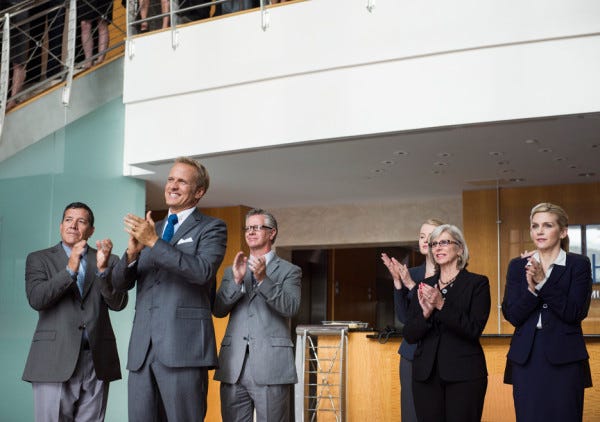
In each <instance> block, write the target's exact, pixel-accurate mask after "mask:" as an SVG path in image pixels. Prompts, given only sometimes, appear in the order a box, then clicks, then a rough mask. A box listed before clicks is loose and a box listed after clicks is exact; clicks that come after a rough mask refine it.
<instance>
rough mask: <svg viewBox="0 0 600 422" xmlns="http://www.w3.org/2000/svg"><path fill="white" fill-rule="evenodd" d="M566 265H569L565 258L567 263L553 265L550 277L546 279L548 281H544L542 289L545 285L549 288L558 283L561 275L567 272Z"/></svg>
mask: <svg viewBox="0 0 600 422" xmlns="http://www.w3.org/2000/svg"><path fill="white" fill-rule="evenodd" d="M568 264H569V258H568V256H567V262H565V265H554V266H553V267H552V272H551V273H550V277H548V280H546V284H545V285H544V287H545V286H546V285H548V286H551V285H552V284H557V283H559V282H560V279H561V278H562V276H563V274H564V273H565V271H566V270H567V265H568Z"/></svg>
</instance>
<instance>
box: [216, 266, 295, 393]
mask: <svg viewBox="0 0 600 422" xmlns="http://www.w3.org/2000/svg"><path fill="white" fill-rule="evenodd" d="M301 279H302V271H301V270H300V268H299V267H297V266H296V265H293V264H291V263H290V262H288V261H286V260H284V259H281V258H279V257H278V256H275V257H274V259H273V260H272V261H271V262H269V265H268V266H267V275H266V277H265V279H264V280H263V282H262V283H261V285H260V286H258V287H257V288H256V289H254V290H253V288H252V280H251V277H250V271H248V272H246V275H245V276H244V290H245V292H242V289H241V286H238V285H237V284H236V283H235V281H234V280H233V272H232V270H231V267H229V268H227V269H226V270H225V275H224V277H223V281H222V282H221V286H220V287H219V291H218V292H217V297H216V300H215V307H214V311H213V313H214V315H215V316H217V317H219V318H222V317H224V316H226V315H228V314H229V323H228V324H227V331H226V332H225V337H224V338H223V342H222V343H221V352H220V354H219V369H218V370H217V371H216V372H215V379H216V380H218V381H223V382H226V383H229V384H235V383H236V382H237V380H238V378H239V377H240V373H241V371H242V364H243V363H244V355H245V354H246V348H247V347H248V350H249V354H248V360H247V363H246V365H247V370H249V371H250V373H251V375H252V377H253V378H254V381H255V382H256V383H257V384H259V385H272V384H293V383H296V381H297V380H298V379H297V376H296V367H295V365H294V348H293V343H292V340H291V339H290V318H291V317H292V316H294V315H295V314H296V312H298V309H299V308H300V281H301Z"/></svg>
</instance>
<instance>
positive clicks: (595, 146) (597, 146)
mask: <svg viewBox="0 0 600 422" xmlns="http://www.w3.org/2000/svg"><path fill="white" fill-rule="evenodd" d="M590 147H591V148H599V147H600V144H592V145H590Z"/></svg>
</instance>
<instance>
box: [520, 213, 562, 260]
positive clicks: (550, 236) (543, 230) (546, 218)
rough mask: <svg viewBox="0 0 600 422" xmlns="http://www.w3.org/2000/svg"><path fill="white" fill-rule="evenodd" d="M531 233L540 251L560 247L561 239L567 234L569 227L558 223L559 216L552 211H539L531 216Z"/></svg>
mask: <svg viewBox="0 0 600 422" xmlns="http://www.w3.org/2000/svg"><path fill="white" fill-rule="evenodd" d="M529 234H530V236H531V240H533V243H534V244H535V247H536V248H537V249H538V250H539V251H551V250H553V249H557V248H560V241H561V239H562V238H564V237H565V236H566V235H567V229H566V228H564V229H561V228H560V226H559V225H558V216H557V215H556V214H554V213H551V212H538V213H536V214H534V215H533V217H532V218H531V225H530V227H529Z"/></svg>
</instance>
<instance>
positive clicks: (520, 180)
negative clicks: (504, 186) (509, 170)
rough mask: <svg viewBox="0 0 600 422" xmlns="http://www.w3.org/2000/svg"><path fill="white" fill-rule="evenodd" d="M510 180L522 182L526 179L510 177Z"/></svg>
mask: <svg viewBox="0 0 600 422" xmlns="http://www.w3.org/2000/svg"><path fill="white" fill-rule="evenodd" d="M508 181H509V182H512V183H522V182H524V181H525V179H523V178H522V177H512V178H510V179H508Z"/></svg>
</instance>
